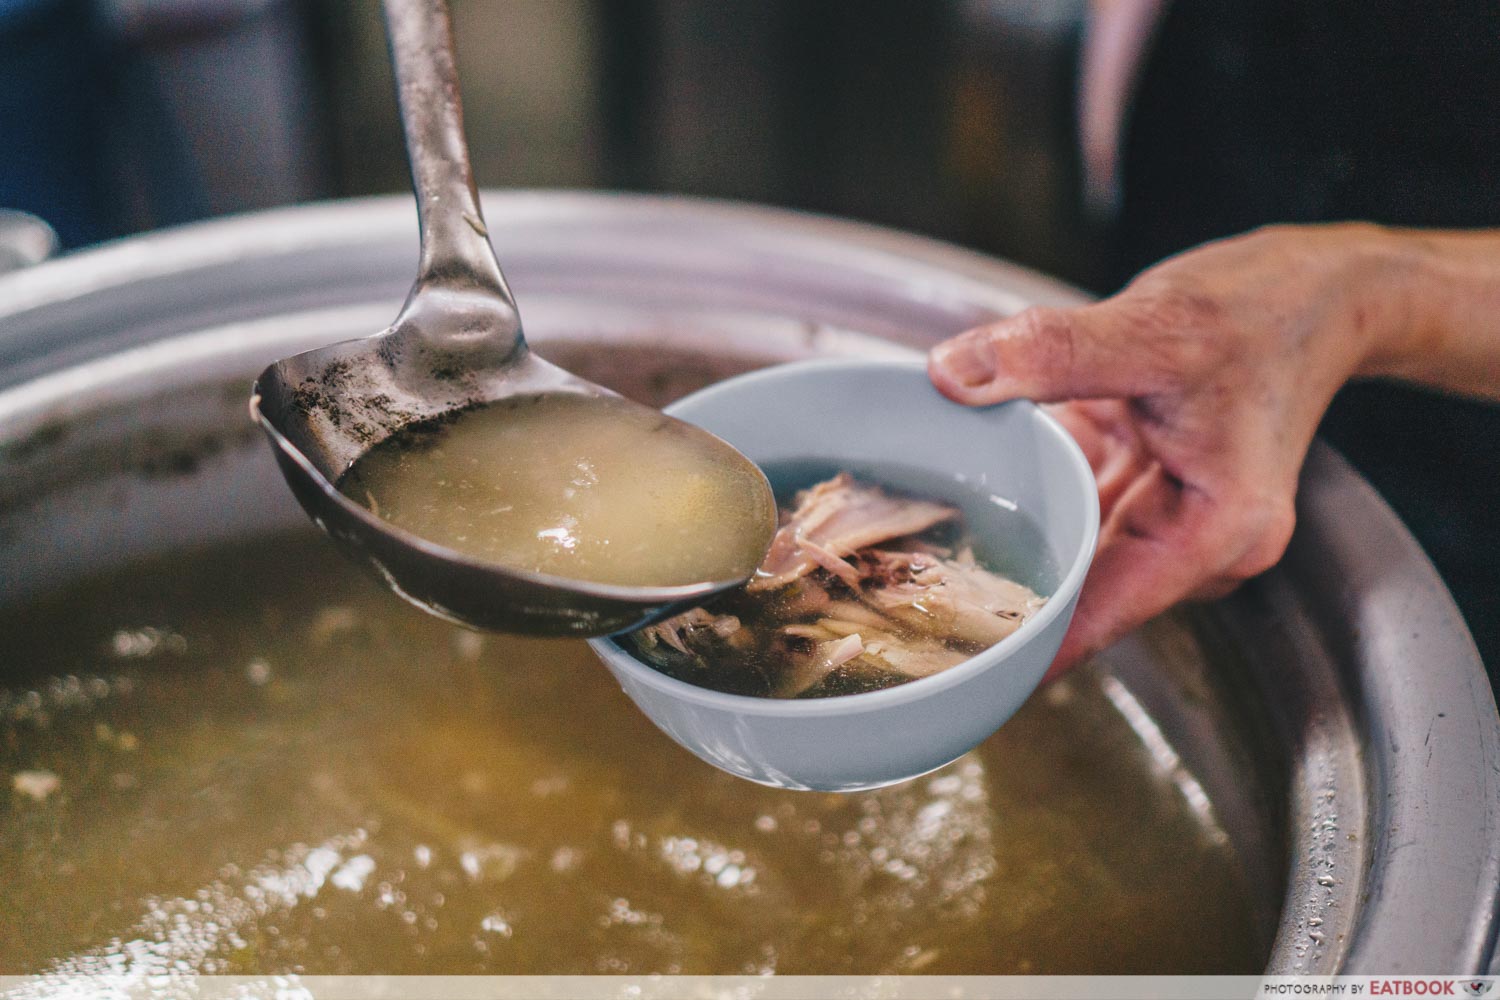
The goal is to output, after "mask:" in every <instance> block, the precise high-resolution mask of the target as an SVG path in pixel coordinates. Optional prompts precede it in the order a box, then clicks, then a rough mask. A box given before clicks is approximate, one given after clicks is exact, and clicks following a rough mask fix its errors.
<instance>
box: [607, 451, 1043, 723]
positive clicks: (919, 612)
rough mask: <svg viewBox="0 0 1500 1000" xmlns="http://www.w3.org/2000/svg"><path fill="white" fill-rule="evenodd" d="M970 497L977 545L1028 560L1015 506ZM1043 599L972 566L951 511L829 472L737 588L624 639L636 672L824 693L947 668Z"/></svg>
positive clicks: (1034, 541)
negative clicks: (978, 531) (982, 541)
mask: <svg viewBox="0 0 1500 1000" xmlns="http://www.w3.org/2000/svg"><path fill="white" fill-rule="evenodd" d="M884 474H885V475H886V476H889V475H890V474H891V470H885V472H884ZM773 478H779V479H785V478H787V476H786V474H785V472H783V474H782V475H779V476H773ZM976 499H977V500H978V501H979V503H978V504H977V505H971V507H973V508H974V509H975V510H976V511H978V512H985V511H986V510H989V511H990V512H989V513H988V514H987V515H985V522H984V524H983V527H984V529H985V530H984V532H983V535H984V537H985V538H986V540H988V541H989V542H991V543H992V544H994V545H998V546H1002V547H1005V548H1008V549H1010V550H1012V553H1014V552H1016V551H1021V550H1026V551H1029V552H1032V553H1039V551H1040V547H1041V545H1040V539H1039V538H1038V537H1037V535H1036V532H1035V529H1034V528H1032V527H1031V526H1030V525H1029V523H1027V522H1025V520H1024V517H1023V516H1022V515H1020V514H1019V513H1018V512H1016V511H1015V510H1014V509H1013V506H1014V505H1011V507H1009V508H1007V507H1006V505H1005V504H1004V503H1003V502H1001V500H1002V498H997V497H984V496H980V497H977V498H976ZM1011 561H1012V562H1015V561H1016V560H1015V559H1014V558H1013V559H1012V560H1011ZM1022 561H1023V562H1024V561H1025V560H1022ZM1032 561H1033V562H1035V561H1038V560H1037V558H1036V556H1035V555H1033V559H1032ZM1033 575H1037V572H1036V570H1035V568H1033ZM1044 603H1046V599H1045V598H1043V597H1041V596H1040V595H1038V594H1037V592H1036V591H1034V590H1032V589H1031V588H1030V587H1028V586H1026V585H1025V584H1022V583H1018V582H1017V581H1015V580H1013V579H1011V578H1009V577H1007V576H1003V575H1001V574H1000V573H996V572H993V571H991V569H989V568H986V566H985V565H983V564H982V562H981V560H980V559H979V558H978V557H977V556H976V554H975V540H974V539H973V538H972V537H971V536H970V535H969V534H968V533H967V532H966V530H965V517H964V512H963V511H961V510H960V508H959V507H957V506H955V505H953V504H949V503H944V502H938V501H935V500H932V499H927V498H925V497H919V496H912V495H906V494H904V493H901V492H897V491H892V490H888V489H885V488H883V487H881V486H877V485H875V484H874V483H873V482H871V481H870V477H868V476H866V475H862V476H860V477H856V476H854V475H851V474H850V473H848V472H839V473H838V474H836V475H834V476H832V477H830V478H827V479H824V480H823V481H822V482H817V483H815V484H814V485H813V486H811V487H809V488H807V489H805V490H802V491H800V492H798V493H797V494H796V496H795V498H794V500H793V501H792V502H791V503H789V504H787V505H786V506H785V507H784V508H783V510H782V513H781V526H780V528H779V530H778V531H777V533H776V537H775V539H774V540H773V541H772V542H771V549H770V552H769V553H767V555H766V558H765V560H764V561H763V562H762V563H761V565H760V567H759V569H758V570H757V571H756V574H755V576H754V577H753V578H752V579H751V581H750V583H749V584H748V585H747V586H746V587H745V588H743V589H742V590H739V591H735V592H732V593H729V594H726V595H724V596H722V597H720V598H718V599H716V600H715V601H713V602H711V603H710V604H708V605H706V606H704V607H701V608H693V609H692V610H690V611H687V612H685V613H683V614H681V615H678V616H676V617H675V618H670V619H668V620H666V621H664V622H660V623H658V624H656V625H652V626H650V627H648V628H645V629H641V630H640V631H638V632H636V633H634V634H633V635H631V636H630V637H629V638H628V639H627V640H626V641H627V642H628V643H629V644H630V645H631V647H632V648H633V649H634V650H635V652H636V654H637V655H638V656H639V657H640V658H641V659H642V660H644V661H645V662H646V663H648V664H650V665H652V666H654V667H656V668H657V669H658V670H661V671H662V672H664V673H668V674H670V675H672V676H674V677H677V678H680V679H682V680H686V681H689V682H691V683H694V684H698V685H701V686H704V687H710V688H714V689H716V690H720V691H728V692H732V693H736V694H751V695H764V696H769V697H776V698H804V697H806V698H812V697H827V696H831V695H841V694H853V693H858V692H861V691H874V690H879V689H881V688H886V687H892V686H894V685H897V684H902V683H905V682H906V681H910V680H915V679H917V678H919V677H929V676H931V675H933V674H936V673H940V672H941V671H944V670H947V669H948V668H950V667H953V666H956V665H957V664H959V663H962V662H963V661H964V660H967V659H968V658H969V657H971V656H973V655H974V654H976V653H979V652H981V651H983V650H984V649H987V648H988V647H990V646H992V645H994V644H995V643H997V642H999V641H1000V640H1001V639H1004V638H1005V637H1006V636H1008V635H1011V634H1012V633H1013V632H1015V631H1016V629H1018V628H1020V627H1021V625H1022V624H1023V623H1024V622H1025V621H1026V620H1027V619H1028V618H1030V617H1031V616H1032V615H1033V614H1034V613H1035V612H1036V611H1037V610H1038V609H1040V608H1041V607H1042V605H1043V604H1044Z"/></svg>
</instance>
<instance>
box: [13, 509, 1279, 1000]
mask: <svg viewBox="0 0 1500 1000" xmlns="http://www.w3.org/2000/svg"><path fill="white" fill-rule="evenodd" d="M289 567H296V570H295V571H294V572H293V571H289ZM0 664H3V666H4V673H3V675H0V677H3V684H4V685H5V689H4V691H3V692H0V775H3V780H4V781H5V782H6V784H7V785H9V784H10V783H11V781H12V778H13V776H14V775H15V774H16V773H17V772H21V771H45V772H48V773H49V774H51V775H54V776H55V777H56V778H57V779H58V784H57V787H56V789H55V790H54V791H52V792H51V793H50V794H48V795H46V796H45V797H43V798H41V799H39V800H38V799H36V798H34V797H33V796H31V795H29V794H25V793H24V792H22V791H5V792H0V972H4V973H43V974H45V975H46V977H47V978H46V980H45V982H46V983H50V984H52V986H53V987H55V988H57V989H58V990H65V989H66V988H67V986H68V984H69V983H70V982H72V981H74V979H76V978H77V977H80V976H84V975H87V974H90V973H98V972H104V971H113V972H136V973H143V972H162V973H165V972H168V971H171V970H173V969H174V968H175V969H179V970H197V971H205V972H216V973H224V974H248V973H275V972H305V973H327V974H332V973H376V972H383V973H477V972H491V973H531V974H542V973H548V974H554V973H588V974H596V973H637V974H644V973H760V972H781V973H866V974H869V973H899V972H922V973H950V974H969V973H1063V972H1068V973H1090V972H1095V973H1106V972H1110V973H1146V972H1156V973H1251V972H1253V971H1255V970H1257V969H1259V968H1261V967H1262V966H1263V963H1264V960H1265V957H1266V954H1267V951H1268V942H1267V941H1266V940H1265V939H1264V938H1263V937H1262V936H1261V935H1259V934H1258V933H1257V931H1256V929H1255V925H1254V921H1253V920H1252V918H1251V913H1252V904H1251V899H1250V895H1249V891H1248V889H1247V887H1246V885H1245V882H1244V880H1243V877H1242V875H1241V869H1240V866H1239V863H1238V860H1237V858H1236V856H1235V854H1234V853H1233V851H1232V849H1231V848H1230V847H1229V846H1228V843H1227V838H1226V837H1225V836H1224V834H1223V832H1222V831H1221V830H1218V829H1217V828H1215V827H1211V826H1205V825H1204V824H1203V822H1202V821H1201V820H1200V819H1199V818H1197V817H1196V816H1195V814H1194V813H1193V812H1192V811H1191V810H1190V809H1189V808H1188V806H1187V805H1186V804H1185V802H1184V800H1183V799H1182V796H1181V793H1180V792H1179V791H1178V790H1177V789H1176V787H1175V786H1174V785H1173V784H1172V783H1171V782H1170V781H1168V780H1167V779H1165V778H1164V777H1161V776H1160V775H1158V774H1156V773H1155V772H1154V771H1153V769H1152V764H1151V759H1150V755H1149V754H1148V752H1147V751H1146V750H1145V748H1143V747H1142V746H1141V744H1140V743H1139V741H1138V740H1137V738H1136V737H1135V735H1134V734H1133V732H1132V730H1131V729H1130V728H1129V726H1128V725H1127V724H1126V723H1125V721H1124V720H1123V719H1122V718H1121V717H1120V716H1119V715H1118V714H1117V713H1116V711H1115V710H1114V709H1113V708H1112V707H1111V704H1110V702H1109V701H1108V699H1107V698H1106V697H1105V696H1104V694H1103V693H1102V692H1101V690H1100V688H1099V685H1098V683H1097V681H1096V679H1095V678H1093V677H1092V676H1091V675H1090V674H1088V673H1086V672H1084V673H1078V674H1076V675H1075V676H1073V677H1072V678H1070V679H1068V680H1066V681H1064V682H1062V683H1060V684H1057V685H1053V686H1051V687H1050V688H1048V689H1047V690H1046V691H1045V692H1043V693H1041V694H1039V695H1038V696H1037V697H1035V698H1033V699H1032V700H1031V702H1030V704H1028V705H1027V707H1026V708H1025V709H1024V710H1023V711H1022V712H1021V713H1020V714H1019V715H1018V716H1016V718H1015V719H1014V720H1013V721H1011V722H1010V723H1009V724H1007V725H1006V726H1005V728H1004V729H1003V730H1001V731H1000V733H999V734H997V735H996V736H995V737H994V738H992V739H990V740H989V741H988V742H986V743H985V744H984V745H983V746H982V747H981V748H980V749H979V750H977V751H975V752H974V753H971V754H969V755H968V756H966V757H964V758H963V759H962V760H960V761H957V762H955V763H954V764H952V765H950V766H949V767H947V768H945V769H944V770H942V771H940V772H938V773H936V774H933V775H930V776H928V777H925V778H922V779H919V780H916V781H913V782H909V783H907V784H905V785H902V786H898V787H895V788H889V789H884V790H881V791H879V792H873V793H868V794H859V795H831V794H830V795H823V794H813V793H799V792H785V791H776V790H772V789H767V788H762V787H760V786H756V785H751V784H748V783H746V782H743V781H740V780H738V779H735V778H732V777H729V776H728V775H725V774H723V773H721V772H719V771H717V770H715V769H713V768H711V767H709V766H708V765H706V764H703V763H701V762H699V761H698V760H696V759H695V758H693V757H691V756H690V755H688V754H687V752H686V751H684V750H681V749H680V748H678V747H677V746H676V745H675V744H673V743H672V742H671V741H670V740H669V739H668V738H667V737H665V736H664V735H662V734H661V733H660V732H658V731H657V730H656V729H654V728H653V727H652V726H651V725H650V723H648V722H647V721H646V720H645V719H644V718H643V717H642V716H641V715H640V714H639V713H638V712H636V711H635V710H634V709H633V707H632V706H631V705H630V703H629V702H628V701H627V700H626V699H625V697H624V696H623V694H622V693H621V692H620V691H619V689H618V688H617V686H616V685H615V684H614V683H613V682H612V681H611V679H610V678H609V675H608V674H607V673H606V672H605V671H604V670H603V669H602V668H601V667H600V666H599V665H598V663H597V662H596V661H595V660H594V659H593V658H592V656H591V655H590V654H589V652H588V650H587V648H586V647H585V646H584V645H583V644H581V643H578V642H544V641H536V640H521V639H512V638H502V637H489V636H485V637H481V636H479V635H477V634H474V633H470V632H465V631H462V630H459V629H456V628H454V627H452V626H449V625H446V624H444V623H443V622H440V621H438V620H437V619H434V618H431V617H429V616H426V615H423V614H422V613H420V612H417V611H415V610H413V609H410V608H408V607H406V606H405V605H403V604H401V603H400V602H399V601H398V600H396V599H395V598H394V597H392V596H391V595H390V594H388V593H386V592H384V591H383V590H382V589H381V588H380V587H379V585H378V584H376V583H374V582H372V581H370V580H367V579H365V578H364V577H363V576H361V575H359V574H358V573H357V571H355V570H354V569H352V568H351V567H350V566H348V565H346V564H345V563H344V561H343V560H342V559H340V558H339V557H338V556H337V555H336V554H335V553H334V552H333V551H332V549H331V548H330V547H329V546H328V545H327V544H326V542H324V541H323V540H322V539H321V538H318V537H316V536H315V535H312V534H311V533H310V532H298V533H296V534H294V535H287V536H278V537H273V538H263V539H256V540H253V541H251V542H247V543H243V544H239V545H235V546H224V547H217V548H211V549H204V550H199V551H195V552H182V553H174V554H172V555H170V556H168V557H163V558H161V559H158V560H154V561H151V562H145V563H141V564H137V565H134V566H130V567H127V568H124V569H121V570H119V571H115V572H111V573H108V574H105V575H100V576H98V577H96V578H94V579H90V580H87V581H85V582H82V583H79V584H78V585H76V586H73V587H70V588H68V589H66V590H64V591H61V592H59V593H56V594H54V595H53V596H51V597H49V598H47V599H45V600H41V601H37V602H33V603H30V604H27V605H24V606H20V607H14V608H10V609H7V610H4V611H0ZM177 963H181V964H180V965H178V964H177Z"/></svg>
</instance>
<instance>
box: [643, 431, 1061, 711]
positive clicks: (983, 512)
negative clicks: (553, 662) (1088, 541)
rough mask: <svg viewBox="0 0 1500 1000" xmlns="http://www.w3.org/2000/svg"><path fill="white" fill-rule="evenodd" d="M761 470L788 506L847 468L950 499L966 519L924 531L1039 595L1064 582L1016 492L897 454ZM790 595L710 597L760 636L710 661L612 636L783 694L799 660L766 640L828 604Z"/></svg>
mask: <svg viewBox="0 0 1500 1000" xmlns="http://www.w3.org/2000/svg"><path fill="white" fill-rule="evenodd" d="M762 468H763V471H764V472H765V474H766V478H767V479H768V480H770V483H771V487H772V489H773V491H774V493H775V496H776V504H777V506H778V507H779V508H781V509H783V510H788V509H791V508H793V507H795V506H796V502H797V493H798V492H799V491H801V490H805V489H807V488H808V487H810V486H812V485H814V484H816V483H821V482H824V481H826V480H828V479H831V478H833V477H834V476H836V475H838V474H839V473H841V472H847V473H849V474H850V475H852V476H853V477H854V478H855V479H856V480H858V481H859V482H861V483H866V484H871V485H876V486H880V487H882V488H883V489H885V490H887V491H890V492H892V493H896V494H901V495H905V496H909V497H914V498H917V499H922V500H934V501H938V502H941V503H946V504H952V505H954V506H956V507H958V508H959V509H960V510H961V511H962V515H963V516H962V520H961V521H960V522H959V523H957V524H943V525H939V526H938V527H937V528H934V529H931V530H930V531H928V532H926V533H924V534H923V536H922V537H923V538H926V539H928V540H931V541H935V542H938V543H941V544H944V545H946V546H948V547H950V548H953V549H955V550H956V549H958V548H963V547H970V548H972V549H973V550H974V554H975V557H976V559H977V560H978V562H979V564H980V565H981V566H983V567H984V568H985V569H987V570H990V571H991V572H993V573H997V574H999V575H1000V576H1003V577H1006V578H1008V579H1010V580H1014V581H1016V582H1017V583H1021V584H1023V585H1025V586H1027V587H1029V588H1031V590H1032V591H1034V592H1035V593H1037V594H1039V595H1041V596H1043V597H1046V596H1049V595H1051V594H1052V592H1053V591H1054V590H1056V589H1057V585H1058V584H1059V583H1060V582H1061V579H1062V572H1061V570H1060V569H1059V565H1060V564H1059V561H1058V559H1057V556H1056V555H1055V554H1054V553H1053V552H1052V550H1051V548H1050V547H1049V546H1048V544H1047V540H1046V538H1045V536H1044V535H1043V533H1042V529H1041V526H1040V525H1038V524H1037V523H1036V521H1035V520H1034V519H1033V517H1032V516H1031V514H1030V513H1029V512H1028V511H1024V510H1022V509H1021V508H1020V507H1019V505H1017V504H1016V503H1015V502H1014V501H1013V500H1011V499H1009V498H1007V497H1002V496H997V495H996V494H994V493H992V492H991V491H990V490H988V489H987V488H985V487H984V486H983V485H982V484H978V483H972V482H968V481H966V480H963V479H956V478H954V477H952V476H940V475H938V474H936V473H934V472H932V471H931V470H927V469H918V468H916V467H913V466H906V465H901V464H900V463H894V462H889V463H886V462H883V463H881V464H880V465H878V466H877V465H866V464H863V463H859V462H829V461H827V460H826V459H803V460H793V461H785V462H776V463H768V464H766V465H764V466H763V467H762ZM784 596H785V592H776V591H773V592H769V593H766V592H762V593H745V592H744V591H740V590H735V591H730V592H729V593H727V594H724V595H721V596H719V597H717V598H715V599H714V600H713V601H711V602H709V603H708V604H707V605H705V608H706V609H707V610H709V611H712V612H713V613H715V614H726V615H733V616H735V617H736V618H738V619H739V620H740V622H742V623H743V624H744V626H745V627H746V628H748V629H750V630H751V631H752V632H754V633H757V638H758V639H760V640H762V642H761V643H757V644H755V645H753V646H750V647H749V648H747V649H744V650H729V649H728V648H727V647H721V649H723V650H724V652H725V655H724V656H723V657H722V659H715V658H712V657H707V656H705V657H704V658H703V659H704V660H706V661H709V662H706V663H702V664H700V663H688V662H685V660H686V658H685V657H684V658H681V659H679V658H677V657H675V656H673V655H672V652H671V651H670V650H664V651H663V655H662V656H660V657H658V660H657V662H653V660H652V658H651V656H650V655H648V654H646V653H643V652H642V651H641V650H640V648H639V646H638V645H637V644H636V640H635V639H634V638H632V637H630V636H623V637H621V638H619V639H617V640H616V642H618V643H619V644H620V645H621V648H623V649H625V650H627V651H628V652H631V653H632V654H633V655H635V656H636V658H637V659H639V660H641V661H642V662H643V663H645V664H646V665H647V666H649V667H651V668H652V669H653V670H658V671H660V672H662V673H664V674H667V675H668V676H671V677H675V678H677V679H678V680H682V681H686V682H687V683H689V684H694V685H697V686H698V687H704V688H709V689H711V690H715V691H723V692H726V693H728V694H741V695H750V696H753V697H787V696H788V695H786V694H785V693H778V685H779V684H780V683H781V682H782V680H783V679H784V678H785V677H786V676H787V675H788V674H790V673H792V672H793V668H792V667H791V666H790V664H789V663H788V662H787V658H786V656H785V655H784V654H783V653H782V652H781V651H780V650H773V649H770V648H767V647H766V646H765V645H764V644H763V643H764V640H765V639H766V638H768V633H770V632H775V631H777V630H778V629H780V628H781V627H783V626H785V625H792V624H809V623H812V622H816V621H817V620H818V619H819V618H821V617H823V616H824V614H825V612H823V611H822V610H811V611H807V612H804V613H798V614H787V613H784V612H783V610H782V608H781V605H782V598H783V597H784ZM883 629H884V631H886V632H887V633H889V634H890V635H892V636H894V637H895V638H896V639H897V640H899V641H906V642H911V641H917V642H921V641H923V640H924V638H926V637H928V636H929V633H926V632H916V631H913V630H912V629H909V628H908V627H906V626H905V625H903V624H902V623H900V622H899V621H896V620H894V619H892V620H889V621H888V622H886V623H885V624H884V626H883ZM949 645H950V647H951V648H952V649H953V650H954V651H955V652H959V653H962V654H964V655H967V656H973V655H975V654H977V653H979V652H981V651H983V650H984V649H986V648H988V647H987V646H986V645H984V644H979V643H959V642H952V643H950V644H949ZM955 665H956V664H955ZM949 669H952V668H951V667H950V668H949ZM913 679H914V678H912V677H910V676H906V675H903V674H900V673H896V672H894V671H888V670H870V669H866V668H863V667H858V668H856V669H854V670H848V669H841V670H835V671H833V672H832V673H830V674H829V675H828V676H827V677H826V678H825V679H824V680H822V681H820V682H818V683H817V684H815V685H813V686H812V687H810V688H808V689H806V690H804V691H800V692H798V693H797V694H795V695H794V696H795V697H799V698H831V697H841V696H844V695H851V694H863V693H865V692H867V691H878V690H881V689H884V688H889V687H895V686H898V685H901V684H909V683H911V681H912V680H913Z"/></svg>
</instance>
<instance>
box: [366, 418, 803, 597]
mask: <svg viewBox="0 0 1500 1000" xmlns="http://www.w3.org/2000/svg"><path fill="white" fill-rule="evenodd" d="M338 487H339V489H340V491H342V492H343V493H344V494H345V495H347V496H349V497H350V498H352V499H353V500H355V501H356V502H358V503H360V504H362V505H364V506H365V507H367V508H369V509H370V510H371V511H373V512H374V513H375V514H377V515H379V516H380V517H381V518H383V519H384V520H387V521H389V522H391V523H392V524H394V525H396V526H397V527H400V528H404V529H405V530H407V531H409V532H411V533H412V534H414V535H417V536H419V537H421V538H425V539H427V540H429V541H432V542H436V543H438V544H439V545H443V546H445V547H447V548H450V549H453V550H454V551H457V552H460V553H463V554H465V555H469V556H473V557H475V558H478V559H482V560H485V561H488V562H494V563H499V564H500V565H503V566H510V567H514V568H517V569H523V570H529V571H531V572H536V573H547V574H550V575H552V576H559V577H565V578H567V579H572V580H588V581H591V582H594V583H609V584H621V585H626V586H641V587H668V586H677V585H682V584H691V583H701V582H717V581H723V580H733V579H738V578H743V577H746V576H749V575H750V572H751V571H752V570H753V569H754V568H755V566H756V564H757V563H759V562H760V557H761V555H762V554H764V552H765V547H766V544H767V543H768V542H769V541H770V537H771V532H772V531H773V530H774V528H775V521H776V517H775V504H774V501H773V499H772V497H771V494H770V491H769V489H768V488H767V486H766V483H765V479H764V477H763V476H762V475H761V474H760V471H759V470H758V469H756V468H755V466H754V465H753V464H751V463H750V462H749V461H747V460H746V459H745V458H744V457H743V456H741V455H740V454H739V453H738V452H735V451H734V450H733V449H731V448H729V447H727V446H726V445H725V444H724V443H723V442H722V441H720V440H719V439H718V438H715V437H714V436H713V435H711V434H708V433H707V432H705V431H703V430H700V429H699V428H696V427H693V426H691V425H688V424H685V423H682V422H681V421H678V420H673V419H671V418H670V417H666V416H663V415H662V414H661V413H658V412H657V411H655V410H652V409H650V408H647V407H642V406H639V405H637V404H635V403H631V402H628V401H626V400H623V399H620V398H617V397H610V396H605V397H593V396H580V395H577V394H573V393H561V392H557V393H545V394H541V395H531V396H523V397H519V398H516V399H508V400H502V401H500V402H498V403H493V404H491V405H489V406H485V407H481V408H478V409H474V410H468V411H465V412H463V413H461V414H459V415H458V416H457V418H455V419H453V420H449V421H440V422H427V423H421V424H417V425H415V426H412V427H408V428H405V429H403V430H401V431H399V432H398V433H397V434H395V435H394V436H393V437H391V438H389V439H388V440H386V441H383V442H381V443H380V444H379V445H376V446H375V448H373V449H372V450H371V451H369V452H368V453H366V454H365V455H363V456H361V457H360V459H359V460H358V461H356V462H355V463H354V465H353V466H352V467H351V468H350V469H349V470H348V471H347V472H346V473H345V474H344V475H343V476H342V477H341V478H340V480H339V483H338Z"/></svg>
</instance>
